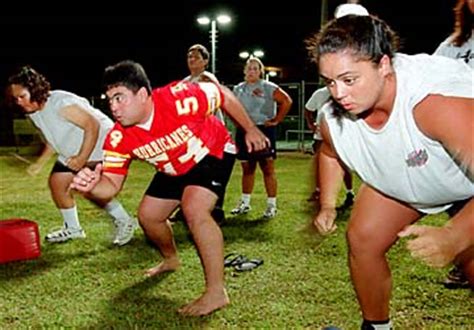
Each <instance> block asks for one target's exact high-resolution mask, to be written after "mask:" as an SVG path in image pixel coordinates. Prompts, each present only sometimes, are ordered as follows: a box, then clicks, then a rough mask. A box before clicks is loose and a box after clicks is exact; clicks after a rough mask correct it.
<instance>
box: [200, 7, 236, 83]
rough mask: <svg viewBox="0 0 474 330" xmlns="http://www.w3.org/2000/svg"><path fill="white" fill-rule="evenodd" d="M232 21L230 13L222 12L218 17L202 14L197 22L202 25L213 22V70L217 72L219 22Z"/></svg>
mask: <svg viewBox="0 0 474 330" xmlns="http://www.w3.org/2000/svg"><path fill="white" fill-rule="evenodd" d="M231 21H232V19H231V18H230V16H229V15H225V14H221V15H218V16H217V17H216V18H213V19H211V18H209V17H208V16H200V17H198V19H197V22H198V23H199V24H201V25H209V23H210V24H211V71H212V73H214V74H215V73H216V43H217V23H219V24H228V23H230V22H231Z"/></svg>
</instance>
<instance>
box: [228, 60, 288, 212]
mask: <svg viewBox="0 0 474 330" xmlns="http://www.w3.org/2000/svg"><path fill="white" fill-rule="evenodd" d="M264 72H265V67H264V66H263V63H262V61H261V60H260V59H258V58H256V57H250V58H249V59H248V60H247V62H246V63H245V69H244V73H245V81H243V82H241V83H239V84H238V85H236V86H235V87H234V94H235V95H236V96H237V98H238V99H239V100H240V101H241V102H242V104H243V105H244V107H245V110H246V111H247V113H248V115H249V116H250V118H251V119H252V120H253V122H254V123H255V125H257V127H258V128H260V129H261V130H262V131H263V132H264V134H265V135H266V136H267V137H268V139H269V140H270V141H271V146H270V148H269V149H268V150H266V151H265V152H259V153H249V152H248V151H247V149H246V148H245V140H244V131H242V129H241V128H239V127H238V128H237V131H236V136H235V142H236V144H237V149H238V153H237V159H239V160H240V161H241V165H242V196H241V198H240V200H239V202H238V204H237V206H236V207H235V208H234V209H233V210H232V211H231V214H233V215H239V214H245V213H248V212H249V211H250V210H251V206H250V197H251V194H252V191H253V188H254V183H255V171H256V169H257V164H259V165H260V169H261V170H262V172H263V180H264V182H265V190H266V192H267V207H266V209H265V211H264V213H263V217H264V218H267V219H270V218H273V217H275V215H276V213H277V203H276V196H277V178H276V174H275V163H274V160H275V159H276V126H277V125H278V124H279V123H281V122H282V121H283V119H284V118H285V116H286V114H287V113H288V111H290V108H291V104H292V103H293V101H292V99H291V97H290V96H289V95H288V94H287V93H286V92H285V91H284V90H283V89H281V88H280V87H279V86H278V85H276V84H275V83H273V82H270V81H266V80H264V79H262V76H263V74H264Z"/></svg>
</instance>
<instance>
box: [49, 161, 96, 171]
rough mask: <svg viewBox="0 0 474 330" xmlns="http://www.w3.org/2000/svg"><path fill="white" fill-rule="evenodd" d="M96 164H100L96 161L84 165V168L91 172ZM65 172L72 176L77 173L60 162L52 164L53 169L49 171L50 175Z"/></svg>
mask: <svg viewBox="0 0 474 330" xmlns="http://www.w3.org/2000/svg"><path fill="white" fill-rule="evenodd" d="M98 163H100V162H98V161H97V162H89V163H87V164H86V167H88V168H90V169H91V170H94V169H95V167H96V165H97V164H98ZM66 172H69V173H73V174H76V173H77V171H74V170H72V169H70V168H69V167H67V166H66V165H64V164H63V163H61V162H60V161H56V163H54V166H53V168H52V169H51V173H66Z"/></svg>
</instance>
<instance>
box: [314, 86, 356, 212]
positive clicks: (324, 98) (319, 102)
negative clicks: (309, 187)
mask: <svg viewBox="0 0 474 330" xmlns="http://www.w3.org/2000/svg"><path fill="white" fill-rule="evenodd" d="M330 99H331V93H329V90H328V89H327V87H322V88H319V89H317V90H316V91H315V92H314V93H313V94H312V95H311V97H310V98H309V100H308V101H307V102H306V104H305V118H306V124H307V125H308V128H309V129H310V130H311V131H313V133H314V134H313V140H314V141H313V153H314V156H313V163H314V165H313V173H314V177H315V180H314V182H316V188H315V190H314V191H313V193H312V194H311V196H310V198H309V199H308V201H318V200H319V188H318V187H317V182H318V154H319V148H320V147H321V143H322V139H323V138H322V137H321V132H320V124H321V118H322V111H321V109H322V107H323V106H324V104H326V103H327V102H329V101H330ZM315 113H316V119H315V118H314V114H315ZM344 185H345V186H346V199H345V200H344V203H343V204H342V205H341V206H339V208H338V209H340V210H345V209H347V208H349V207H351V206H352V204H353V203H354V191H353V190H352V174H351V171H349V170H348V169H347V168H344Z"/></svg>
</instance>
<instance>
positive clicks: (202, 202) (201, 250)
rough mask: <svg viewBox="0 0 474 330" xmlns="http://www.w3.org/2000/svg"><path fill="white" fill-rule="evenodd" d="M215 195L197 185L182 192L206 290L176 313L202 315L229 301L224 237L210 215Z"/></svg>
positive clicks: (183, 206) (183, 207) (183, 205)
mask: <svg viewBox="0 0 474 330" xmlns="http://www.w3.org/2000/svg"><path fill="white" fill-rule="evenodd" d="M216 199H217V196H216V195H215V194H214V193H212V192H211V191H209V190H207V189H205V188H203V187H197V186H188V187H187V188H186V189H185V191H184V194H183V199H182V209H183V212H184V214H185V217H186V221H187V223H188V226H189V230H190V231H191V233H192V235H193V239H194V242H195V244H196V248H197V251H198V254H199V258H200V259H201V263H202V266H203V268H204V275H205V281H206V290H205V292H204V293H203V294H202V295H201V296H200V297H198V298H197V299H196V300H194V301H192V302H191V303H189V304H187V305H185V306H183V307H181V308H180V309H179V313H181V314H183V315H190V316H202V315H207V314H210V313H212V312H213V311H215V310H217V309H220V308H222V307H224V306H226V305H227V304H229V297H228V296H227V292H226V290H225V287H224V239H223V236H222V232H221V230H220V228H219V226H218V225H217V224H216V223H215V221H214V220H213V219H212V217H211V210H212V209H213V207H214V204H215V202H216Z"/></svg>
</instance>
